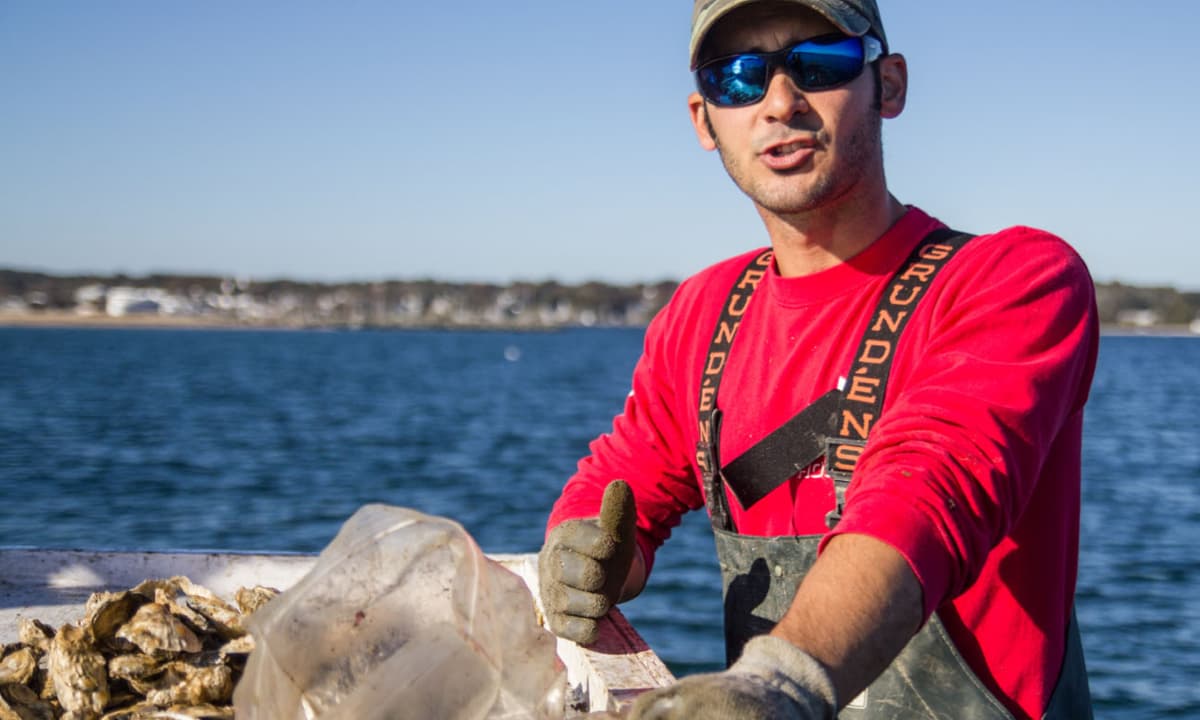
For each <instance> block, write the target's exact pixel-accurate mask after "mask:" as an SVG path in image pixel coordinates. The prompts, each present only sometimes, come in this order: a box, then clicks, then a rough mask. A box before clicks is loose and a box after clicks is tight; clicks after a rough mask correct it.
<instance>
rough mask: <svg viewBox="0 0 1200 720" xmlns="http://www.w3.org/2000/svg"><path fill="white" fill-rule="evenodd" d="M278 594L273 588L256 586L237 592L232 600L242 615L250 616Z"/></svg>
mask: <svg viewBox="0 0 1200 720" xmlns="http://www.w3.org/2000/svg"><path fill="white" fill-rule="evenodd" d="M278 594H279V591H278V590H276V589H275V588H269V587H263V586H262V585H257V586H255V587H252V588H242V589H241V590H238V591H237V594H236V595H234V597H233V599H234V600H235V601H236V602H237V605H238V607H239V608H240V609H241V611H242V614H244V615H250V614H251V613H253V612H254V611H255V610H257V609H259V608H260V607H262V606H263V605H266V604H267V603H268V602H270V601H271V600H272V599H274V598H275V596H276V595H278Z"/></svg>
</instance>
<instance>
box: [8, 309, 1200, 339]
mask: <svg viewBox="0 0 1200 720" xmlns="http://www.w3.org/2000/svg"><path fill="white" fill-rule="evenodd" d="M6 327H7V328H14V327H28V328H113V329H144V330H463V331H481V330H493V331H504V332H508V331H511V332H547V331H552V330H560V329H566V328H569V327H582V326H574V325H568V326H562V327H529V326H527V325H517V324H512V325H504V324H494V325H454V324H449V323H444V324H411V325H399V324H396V325H348V324H338V323H331V324H328V325H301V324H295V325H289V324H282V323H264V322H249V321H248V322H236V321H230V320H229V319H228V318H206V317H200V316H184V315H149V314H147V315H122V316H119V317H114V316H111V315H102V314H94V315H80V314H78V313H74V312H70V311H64V310H42V311H37V312H0V328H6ZM603 327H612V326H608V325H606V326H603ZM624 327H640V326H635V325H630V326H624ZM1100 333H1101V335H1106V336H1122V337H1126V336H1128V337H1193V338H1200V334H1197V333H1195V332H1192V331H1191V330H1190V328H1189V326H1187V325H1156V326H1153V327H1135V326H1129V325H1115V324H1103V325H1101V326H1100Z"/></svg>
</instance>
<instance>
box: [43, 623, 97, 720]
mask: <svg viewBox="0 0 1200 720" xmlns="http://www.w3.org/2000/svg"><path fill="white" fill-rule="evenodd" d="M49 670H50V679H51V682H53V683H54V694H55V695H56V696H57V697H58V701H59V702H60V703H61V704H62V706H63V708H64V709H65V710H66V711H67V717H69V718H79V720H94V718H98V717H100V714H101V713H102V712H104V706H105V705H107V704H108V700H109V693H108V672H107V670H106V668H105V663H104V656H103V655H101V654H100V653H99V652H97V651H96V649H95V648H94V647H93V646H92V645H91V643H90V642H88V638H87V633H86V632H84V631H83V630H81V629H79V628H78V627H76V626H74V625H71V624H69V623H68V624H66V625H63V626H62V629H61V630H59V631H58V634H56V635H55V636H54V642H53V643H51V645H50V661H49Z"/></svg>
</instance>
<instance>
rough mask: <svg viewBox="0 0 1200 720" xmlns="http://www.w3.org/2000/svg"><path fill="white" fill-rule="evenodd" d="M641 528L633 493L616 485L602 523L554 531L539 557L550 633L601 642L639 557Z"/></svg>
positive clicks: (604, 504)
mask: <svg viewBox="0 0 1200 720" xmlns="http://www.w3.org/2000/svg"><path fill="white" fill-rule="evenodd" d="M636 524H637V509H636V507H635V505H634V502H633V491H631V490H630V489H629V485H627V484H626V483H625V481H624V480H613V481H612V482H611V483H609V485H608V487H606V488H605V489H604V498H603V499H602V500H601V501H600V516H599V517H597V518H591V519H587V520H567V521H566V522H564V523H562V524H561V525H558V526H557V527H555V528H554V529H553V530H551V531H550V534H549V536H547V537H546V544H545V545H543V546H542V551H541V552H540V553H538V584H539V585H540V587H541V596H542V608H543V609H544V610H545V613H546V624H547V625H548V626H549V628H550V631H551V632H553V633H554V634H555V635H558V636H560V637H564V638H567V639H568V640H574V641H575V642H577V643H579V644H580V645H591V644H592V643H594V642H596V637H597V635H598V633H599V625H598V623H597V621H598V620H599V619H600V618H602V617H604V614H605V613H607V612H608V610H609V608H611V607H612V606H613V605H615V604H616V603H617V601H618V600H621V599H622V598H621V589H622V587H624V585H625V578H626V576H628V575H629V566H630V565H631V564H632V563H633V553H634V552H636V551H637V542H636V541H635V539H634V527H635V525H636Z"/></svg>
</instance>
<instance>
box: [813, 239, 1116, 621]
mask: <svg viewBox="0 0 1200 720" xmlns="http://www.w3.org/2000/svg"><path fill="white" fill-rule="evenodd" d="M955 265H957V267H955ZM939 283H941V284H942V289H941V290H940V291H937V294H936V295H931V296H930V297H928V298H926V301H925V302H926V303H929V304H930V305H931V307H926V308H923V310H924V311H927V314H926V315H925V317H926V318H927V320H926V322H925V323H924V325H923V327H920V328H918V327H910V328H909V329H908V330H907V331H906V337H904V338H902V339H901V341H900V345H899V346H898V357H897V363H896V365H894V366H893V375H892V377H891V379H890V380H889V389H888V396H887V397H886V398H885V406H884V410H883V413H882V415H881V417H880V419H879V421H878V423H877V425H876V427H875V428H874V429H873V430H872V432H871V436H870V440H869V441H868V444H867V447H866V448H865V450H864V452H863V455H862V457H861V458H860V460H859V464H858V466H857V468H856V470H855V474H854V477H853V480H852V482H851V486H850V488H849V490H848V492H847V499H846V508H845V515H844V517H843V519H842V521H841V522H840V523H839V524H838V526H837V528H836V529H835V530H834V531H833V532H831V533H830V534H829V535H828V536H827V537H826V538H825V540H824V541H823V544H824V543H827V542H828V541H829V539H830V538H832V537H834V536H836V535H838V534H844V533H860V534H867V535H871V536H873V537H876V538H878V539H880V540H882V541H884V542H887V543H888V544H890V545H892V546H893V547H894V548H896V549H897V550H898V551H899V552H900V553H901V554H902V555H903V556H904V557H905V558H906V560H907V561H908V563H909V565H910V566H911V567H912V569H913V572H914V573H915V574H916V576H917V579H918V580H919V581H920V583H921V586H922V588H923V590H924V593H925V599H924V603H925V615H926V617H928V616H929V615H930V614H932V612H933V611H934V610H935V609H936V608H937V607H938V606H939V605H940V604H942V603H943V602H944V601H946V600H949V599H952V598H954V597H956V596H957V595H958V594H959V593H961V592H962V591H963V590H964V589H965V588H966V587H968V586H969V585H970V584H971V583H972V581H973V580H974V579H975V577H977V575H978V573H979V571H980V569H981V567H982V566H983V563H984V562H985V561H986V559H987V555H988V553H989V551H990V550H991V549H992V548H993V547H994V546H995V545H996V544H997V543H999V542H1000V541H1001V539H1002V538H1004V537H1005V536H1006V535H1007V534H1008V533H1009V530H1010V529H1011V528H1012V526H1013V525H1014V524H1015V523H1016V522H1017V521H1018V520H1019V518H1020V517H1021V514H1022V512H1023V511H1024V510H1025V507H1026V504H1027V503H1028V501H1029V499H1030V497H1031V495H1032V494H1033V492H1034V489H1035V487H1036V485H1037V483H1038V482H1057V481H1062V482H1078V478H1077V477H1076V478H1040V475H1041V469H1042V467H1043V464H1044V462H1045V460H1046V458H1047V454H1048V453H1049V452H1050V449H1051V448H1052V447H1053V446H1054V445H1055V441H1056V439H1057V438H1058V436H1059V433H1060V432H1061V431H1062V430H1063V428H1064V427H1065V426H1067V424H1068V421H1069V420H1070V419H1071V418H1072V417H1073V416H1074V415H1075V414H1076V413H1079V412H1081V410H1082V407H1083V404H1084V402H1085V401H1086V399H1087V391H1088V388H1089V386H1090V381H1091V376H1092V372H1093V370H1094V367H1095V360H1096V353H1097V348H1098V336H1099V330H1098V323H1097V314H1096V307H1095V291H1094V288H1093V285H1092V281H1091V278H1090V276H1089V275H1088V271H1087V268H1086V267H1085V265H1084V263H1083V261H1082V260H1081V259H1080V258H1079V256H1078V255H1077V254H1076V253H1075V252H1074V251H1073V250H1072V249H1071V248H1070V247H1069V246H1067V245H1066V243H1064V242H1062V241H1061V240H1059V239H1058V238H1056V237H1054V236H1052V235H1048V234H1046V233H1043V232H1040V231H1036V230H1033V229H1030V228H1013V229H1010V230H1008V231H1004V232H1002V233H997V234H995V235H992V236H986V237H980V238H976V239H975V240H974V241H972V242H971V243H970V244H968V245H967V247H966V248H964V249H963V250H962V251H961V252H960V255H959V257H957V258H955V260H953V261H951V264H950V265H948V266H947V267H946V269H945V270H944V271H943V275H942V276H941V277H939V278H938V279H937V280H935V282H934V286H933V287H931V292H932V291H934V290H935V288H936V286H937V284H939ZM919 312H921V311H919ZM915 320H916V318H914V323H913V325H914V326H915V325H916V322H915ZM914 330H916V331H917V333H918V337H915V338H914V337H910V336H909V334H910V333H912V332H913V331H914ZM906 342H907V343H909V346H910V347H911V348H914V349H911V350H910V349H906V348H905V343H906ZM916 348H919V350H917V349H916Z"/></svg>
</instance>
